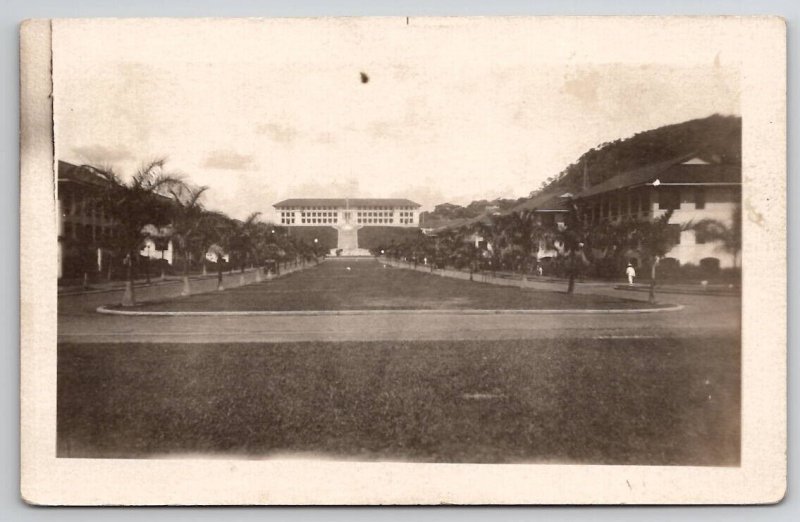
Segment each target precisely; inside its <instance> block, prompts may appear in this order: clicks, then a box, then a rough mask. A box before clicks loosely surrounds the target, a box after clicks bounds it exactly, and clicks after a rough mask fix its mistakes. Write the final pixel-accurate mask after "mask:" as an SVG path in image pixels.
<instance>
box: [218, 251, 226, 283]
mask: <svg viewBox="0 0 800 522" xmlns="http://www.w3.org/2000/svg"><path fill="white" fill-rule="evenodd" d="M217 290H225V287H223V286H222V256H220V257H218V258H217Z"/></svg>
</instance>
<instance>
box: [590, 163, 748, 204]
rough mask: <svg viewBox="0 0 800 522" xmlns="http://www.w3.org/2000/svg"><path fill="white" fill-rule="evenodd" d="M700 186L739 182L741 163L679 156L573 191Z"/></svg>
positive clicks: (600, 191) (594, 193) (594, 192)
mask: <svg viewBox="0 0 800 522" xmlns="http://www.w3.org/2000/svg"><path fill="white" fill-rule="evenodd" d="M656 181H658V184H661V185H703V184H728V185H739V184H741V183H742V166H741V165H740V164H733V163H706V162H705V161H703V160H700V159H698V158H695V157H691V156H688V157H687V156H682V157H680V158H675V159H672V160H669V161H663V162H661V163H654V164H652V165H647V166H645V167H642V168H639V169H634V170H629V171H627V172H623V173H621V174H617V175H616V176H614V177H612V178H610V179H607V180H606V181H604V182H602V183H598V184H597V185H594V186H593V187H589V188H588V189H586V190H584V191H582V192H580V193H579V194H577V196H576V197H578V198H586V197H590V196H594V195H596V194H602V193H605V192H611V191H614V190H620V189H627V188H634V187H640V186H643V185H652V184H653V183H654V182H656Z"/></svg>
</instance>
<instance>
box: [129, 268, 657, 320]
mask: <svg viewBox="0 0 800 522" xmlns="http://www.w3.org/2000/svg"><path fill="white" fill-rule="evenodd" d="M565 290H566V288H565ZM654 306H655V307H666V306H668V305H650V304H648V303H646V302H643V301H642V300H635V299H625V298H615V297H608V296H600V295H590V294H574V295H567V294H566V292H555V291H553V292H551V291H541V290H532V289H528V288H525V289H523V288H518V287H508V286H497V285H492V284H489V283H479V282H474V281H466V280H459V279H451V278H447V277H441V276H438V275H432V274H426V273H421V272H415V271H411V270H404V269H399V268H392V267H390V266H389V265H385V264H382V263H380V262H378V261H376V260H374V259H371V258H370V259H365V260H355V259H354V260H343V259H334V260H330V261H326V262H325V263H322V264H320V265H319V266H317V267H314V268H311V269H308V270H304V271H302V272H297V273H293V274H289V275H287V276H285V277H281V278H278V279H275V280H272V281H265V282H262V283H259V284H253V285H248V286H244V287H239V288H233V289H229V290H225V291H222V292H210V293H205V294H198V295H192V296H186V297H181V298H175V299H169V300H163V301H158V302H151V303H143V304H141V305H139V306H137V307H128V308H126V310H139V311H153V312H168V311H174V312H207V311H220V312H223V311H308V310H444V309H448V310H453V309H455V310H465V309H470V310H587V309H600V310H635V309H641V308H653V307H654Z"/></svg>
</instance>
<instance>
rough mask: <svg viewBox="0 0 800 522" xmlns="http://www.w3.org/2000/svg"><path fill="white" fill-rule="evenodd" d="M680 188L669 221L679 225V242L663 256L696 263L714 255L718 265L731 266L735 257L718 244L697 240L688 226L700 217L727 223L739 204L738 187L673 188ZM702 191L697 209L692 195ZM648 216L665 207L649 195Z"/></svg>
mask: <svg viewBox="0 0 800 522" xmlns="http://www.w3.org/2000/svg"><path fill="white" fill-rule="evenodd" d="M676 189H678V190H679V191H680V207H679V208H677V209H675V210H674V211H673V213H672V216H671V217H670V220H669V223H670V224H673V225H677V226H680V227H681V228H683V229H684V230H681V233H680V243H678V244H677V245H675V246H674V247H672V249H671V250H670V251H669V252H668V253H667V256H666V257H671V258H674V259H677V260H678V262H679V263H680V264H681V265H684V264H691V265H699V264H700V262H701V261H702V260H703V259H706V258H716V259H718V260H719V266H720V268H732V267H734V266H735V263H736V260H735V259H734V255H733V254H732V253H731V252H727V251H726V250H725V249H724V247H723V245H722V243H721V242H718V241H710V242H705V243H698V242H697V234H696V233H695V231H694V230H691V229H690V228H688V227H690V226H691V225H692V224H693V223H698V222H700V221H702V220H704V219H713V220H715V221H719V222H720V223H722V224H724V225H725V226H731V224H732V223H733V216H734V213H735V210H736V208H737V207H739V206H740V205H741V201H740V194H741V190H740V188H738V187H731V186H701V187H687V186H684V187H676ZM700 190H702V194H703V195H704V198H705V202H704V203H705V204H704V205H702V206H703V208H697V201H695V198H696V196H697V194H698V191H700ZM653 199H654V203H653V211H652V217H653V218H658V217H659V216H662V215H663V214H664V213H665V212H667V211H666V210H665V209H660V208H659V206H658V201H657V198H655V197H654V198H653Z"/></svg>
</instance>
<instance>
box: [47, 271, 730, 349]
mask: <svg viewBox="0 0 800 522" xmlns="http://www.w3.org/2000/svg"><path fill="white" fill-rule="evenodd" d="M333 262H337V261H333ZM362 262H363V261H362ZM366 262H369V261H366ZM312 270H313V269H312ZM299 275H302V274H299ZM464 284H469V283H467V282H464ZM613 286H614V285H613V283H609V284H608V285H606V286H603V285H596V284H594V285H586V286H580V285H579V286H578V292H586V293H595V294H602V295H611V296H615V297H623V298H627V299H639V300H646V299H647V296H646V295H645V294H638V293H633V292H625V291H620V290H615V289H614V288H613ZM540 287H541V289H543V290H563V285H562V284H558V283H541V284H540ZM660 297H661V299H662V300H663V301H666V302H670V303H676V304H681V305H684V309H683V310H681V311H673V312H658V313H653V314H630V315H573V314H563V315H536V316H524V315H496V316H494V315H493V316H487V315H484V316H474V315H468V314H465V315H453V314H447V315H443V314H437V313H436V312H435V311H420V313H419V314H391V313H382V314H380V315H356V316H352V315H348V316H279V317H269V316H258V317H214V318H209V317H126V316H108V315H101V314H98V313H97V312H96V311H95V309H96V307H97V306H98V305H99V304H103V302H104V301H107V300H108V296H105V297H104V296H103V295H102V294H89V295H85V296H69V297H62V298H60V299H59V325H58V326H59V328H58V340H59V341H61V342H66V341H69V342H83V343H85V342H92V343H95V342H97V343H100V342H137V341H138V342H190V343H191V342H229V341H239V342H256V341H275V342H278V341H302V340H329V341H345V340H393V339H397V340H401V339H403V340H447V339H453V340H458V339H484V340H491V339H529V338H553V337H563V336H564V335H565V332H567V331H568V332H569V336H570V337H586V338H606V337H612V338H643V339H646V338H648V337H659V336H677V337H696V336H699V335H706V334H707V335H726V336H727V335H730V336H735V337H738V335H739V329H740V317H741V301H740V299H739V298H738V297H718V296H696V295H675V294H671V295H666V294H665V295H663V296H660Z"/></svg>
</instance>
